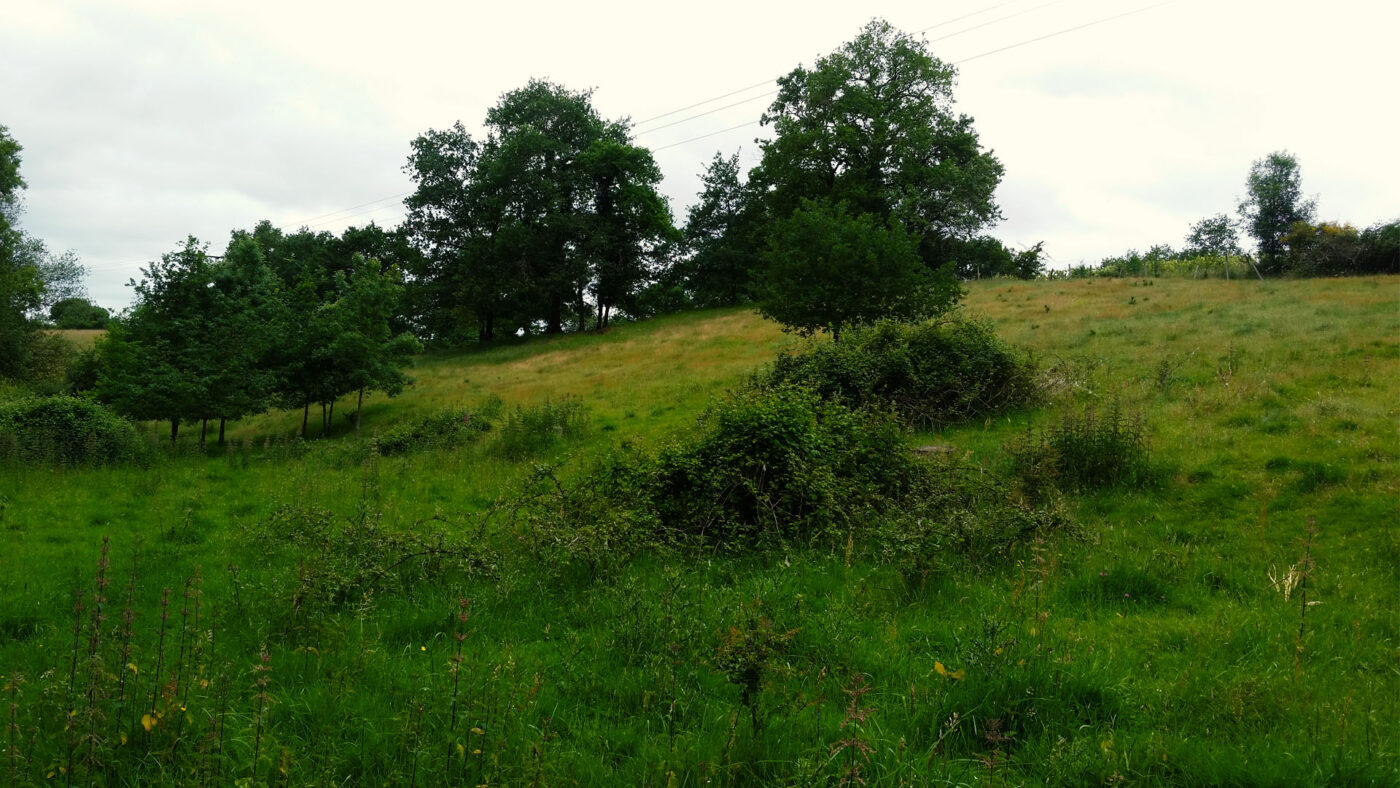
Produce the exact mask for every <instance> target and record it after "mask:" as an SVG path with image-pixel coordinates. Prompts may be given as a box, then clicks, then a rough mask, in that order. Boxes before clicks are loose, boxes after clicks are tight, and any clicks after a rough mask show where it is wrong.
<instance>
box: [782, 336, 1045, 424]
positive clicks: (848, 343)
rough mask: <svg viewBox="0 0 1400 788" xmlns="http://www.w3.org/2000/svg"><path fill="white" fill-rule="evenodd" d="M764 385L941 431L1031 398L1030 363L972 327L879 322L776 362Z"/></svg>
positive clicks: (998, 411)
mask: <svg viewBox="0 0 1400 788" xmlns="http://www.w3.org/2000/svg"><path fill="white" fill-rule="evenodd" d="M761 382H763V383H765V384H767V385H781V384H796V385H802V386H808V387H811V388H812V389H814V390H815V391H816V392H817V393H818V394H820V395H821V396H822V398H823V399H829V400H833V401H836V402H840V403H843V404H845V405H847V406H848V407H856V408H860V407H873V408H877V409H880V410H889V409H892V410H893V411H894V412H895V413H896V414H897V415H898V416H899V417H900V419H902V420H903V421H904V422H905V423H906V424H910V425H913V426H917V427H924V428H927V427H941V426H944V425H947V424H951V423H954V422H957V421H962V420H965V419H971V418H976V417H980V416H985V415H989V414H993V413H1000V412H1003V411H1006V410H1009V409H1013V408H1017V407H1020V406H1022V405H1025V404H1027V403H1029V402H1030V401H1032V400H1033V399H1034V397H1035V393H1036V391H1035V384H1034V376H1033V369H1032V366H1031V364H1030V363H1029V362H1028V361H1026V360H1025V359H1023V358H1021V357H1020V356H1019V355H1018V354H1017V353H1016V352H1015V351H1013V350H1012V348H1011V347H1010V346H1008V345H1007V344H1006V343H1005V342H1003V341H1001V340H1000V339H999V338H997V336H996V333H995V332H993V331H992V328H991V326H990V325H989V324H987V323H985V322H981V321H976V320H966V319H960V320H952V321H942V322H928V323H915V324H908V323H895V322H889V321H886V322H881V323H877V324H875V325H873V326H870V327H868V328H862V329H857V330H852V331H849V332H847V333H846V334H843V335H842V337H841V341H840V342H824V343H814V344H812V345H811V346H810V347H809V349H808V350H807V351H806V352H803V353H800V354H791V353H785V354H783V355H780V356H779V357H778V359H777V361H775V362H774V363H773V365H772V367H770V368H769V369H768V370H767V372H766V373H765V374H764V375H763V377H762V379H761Z"/></svg>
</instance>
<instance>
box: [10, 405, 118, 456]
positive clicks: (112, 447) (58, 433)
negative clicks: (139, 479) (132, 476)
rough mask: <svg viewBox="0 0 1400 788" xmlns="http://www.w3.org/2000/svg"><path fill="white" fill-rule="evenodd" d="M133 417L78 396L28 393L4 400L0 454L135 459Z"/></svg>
mask: <svg viewBox="0 0 1400 788" xmlns="http://www.w3.org/2000/svg"><path fill="white" fill-rule="evenodd" d="M142 447H143V446H142V443H141V440H140V438H139V437H138V436H137V434H136V430H135V428H134V427H132V426H131V423H130V422H128V421H127V420H126V419H123V418H122V417H120V416H118V415H117V414H115V413H113V412H111V411H110V410H107V409H106V408H104V407H102V406H101V405H99V404H97V403H95V402H92V401H91V400H86V399H81V398H79V397H67V396H56V397H24V398H20V399H17V400H12V401H10V402H5V403H3V404H0V459H4V460H12V461H21V462H45V463H47V462H52V463H59V464H66V465H90V464H101V463H110V462H120V461H123V460H129V459H134V458H136V457H138V456H139V455H140V454H141V450H142Z"/></svg>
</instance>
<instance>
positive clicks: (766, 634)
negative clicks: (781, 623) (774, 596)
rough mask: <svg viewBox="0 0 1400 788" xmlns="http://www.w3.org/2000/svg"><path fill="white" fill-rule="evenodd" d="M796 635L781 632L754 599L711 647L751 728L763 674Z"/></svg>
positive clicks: (756, 719)
mask: <svg viewBox="0 0 1400 788" xmlns="http://www.w3.org/2000/svg"><path fill="white" fill-rule="evenodd" d="M796 636H797V630H796V629H790V630H787V631H783V630H780V629H778V628H777V627H775V626H774V625H773V622H772V620H770V619H769V618H767V617H766V616H765V615H763V611H762V606H761V605H760V604H759V601H758V600H757V599H755V600H754V601H753V602H752V603H750V604H746V605H744V606H743V610H742V612H741V614H740V618H739V623H738V624H733V625H730V627H729V628H728V629H727V630H726V631H725V632H724V633H723V634H722V635H721V636H720V643H719V646H718V647H716V648H715V660H714V665H715V668H716V669H717V670H719V671H720V672H722V673H724V675H725V676H727V677H728V678H729V681H730V682H731V683H733V684H736V685H738V687H739V702H740V703H742V704H744V705H745V706H747V707H748V709H749V719H750V721H751V722H752V723H753V728H754V730H758V724H759V693H760V692H761V691H762V689H763V678H764V675H765V674H766V673H767V672H768V671H769V670H770V669H772V668H773V666H774V663H775V662H776V661H777V660H778V658H780V657H781V656H782V655H783V654H784V653H785V652H786V651H787V648H788V646H789V645H790V644H791V643H792V639H793V638H794V637H796Z"/></svg>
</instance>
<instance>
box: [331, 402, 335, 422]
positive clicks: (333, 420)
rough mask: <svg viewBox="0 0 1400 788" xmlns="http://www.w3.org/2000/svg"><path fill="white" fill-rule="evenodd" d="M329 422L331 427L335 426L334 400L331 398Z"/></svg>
mask: <svg viewBox="0 0 1400 788" xmlns="http://www.w3.org/2000/svg"><path fill="white" fill-rule="evenodd" d="M330 424H331V426H332V427H334V426H335V400H331V416H330Z"/></svg>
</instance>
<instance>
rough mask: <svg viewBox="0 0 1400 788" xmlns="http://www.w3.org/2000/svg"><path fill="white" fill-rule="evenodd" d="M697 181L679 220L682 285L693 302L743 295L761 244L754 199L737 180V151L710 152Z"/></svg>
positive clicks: (748, 292)
mask: <svg viewBox="0 0 1400 788" xmlns="http://www.w3.org/2000/svg"><path fill="white" fill-rule="evenodd" d="M700 181H701V183H702V184H704V188H703V189H702V190H701V191H700V193H699V195H698V197H699V199H698V200H697V201H696V202H695V204H694V205H692V206H690V210H689V212H688V214H687V217H686V223H685V231H684V237H685V246H686V250H687V252H688V257H687V258H686V259H685V261H684V262H683V263H682V271H683V277H684V280H685V287H686V289H687V290H688V291H689V293H690V296H691V298H692V300H693V301H694V302H695V303H696V304H697V305H699V306H729V305H733V304H738V303H741V302H743V301H747V300H749V299H750V298H751V297H752V294H753V291H752V284H753V278H754V276H755V273H756V272H757V270H758V268H759V261H760V256H761V254H762V252H763V247H762V243H761V239H760V238H759V237H758V236H759V233H758V230H759V216H758V212H759V206H758V200H757V199H756V198H755V196H754V193H753V191H752V190H751V189H749V188H748V187H747V186H745V184H744V183H743V182H742V181H741V180H740V177H739V154H738V153H735V154H734V155H733V156H730V157H728V158H725V157H724V156H723V155H721V154H718V153H716V154H715V157H714V159H713V160H712V161H711V162H710V163H709V165H708V166H706V168H705V171H704V172H703V173H701V175H700Z"/></svg>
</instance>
